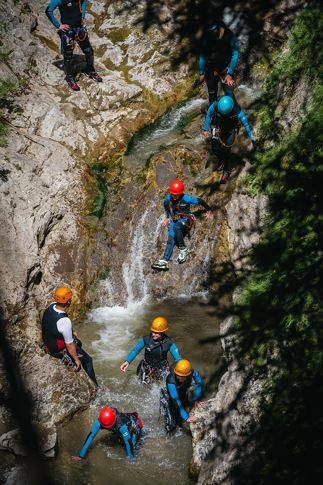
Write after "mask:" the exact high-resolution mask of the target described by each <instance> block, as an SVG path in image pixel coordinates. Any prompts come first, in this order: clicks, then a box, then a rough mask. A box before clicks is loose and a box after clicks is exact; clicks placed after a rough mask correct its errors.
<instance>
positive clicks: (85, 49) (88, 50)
mask: <svg viewBox="0 0 323 485" xmlns="http://www.w3.org/2000/svg"><path fill="white" fill-rule="evenodd" d="M83 52H84V54H85V55H86V56H87V57H91V56H93V55H94V52H93V49H92V46H91V45H89V46H88V47H83Z"/></svg>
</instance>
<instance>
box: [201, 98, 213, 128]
mask: <svg viewBox="0 0 323 485" xmlns="http://www.w3.org/2000/svg"><path fill="white" fill-rule="evenodd" d="M215 114H216V111H215V106H214V103H212V104H211V106H210V107H209V109H208V110H207V113H206V116H205V121H204V127H203V130H204V131H209V129H210V124H211V119H212V118H213V117H214V116H215Z"/></svg>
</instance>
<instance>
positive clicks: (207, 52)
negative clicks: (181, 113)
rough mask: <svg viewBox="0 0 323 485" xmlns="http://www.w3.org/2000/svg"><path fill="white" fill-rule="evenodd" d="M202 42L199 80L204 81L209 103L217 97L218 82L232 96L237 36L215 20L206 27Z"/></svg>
mask: <svg viewBox="0 0 323 485" xmlns="http://www.w3.org/2000/svg"><path fill="white" fill-rule="evenodd" d="M203 43H204V48H203V51H204V52H203V53H201V55H200V56H199V59H198V72H199V78H200V82H201V83H203V82H204V81H206V84H207V88H208V92H209V102H210V104H211V103H213V101H215V100H216V99H217V95H218V84H219V82H221V86H222V89H223V91H224V93H225V94H228V95H230V96H232V97H234V95H233V86H234V78H233V76H234V71H235V68H236V65H237V62H238V57H239V41H238V39H237V37H236V36H235V34H234V33H233V32H231V30H230V29H228V27H227V26H226V25H225V24H224V23H223V22H217V23H212V24H210V25H209V26H208V27H207V29H206V31H205V36H204V42H203Z"/></svg>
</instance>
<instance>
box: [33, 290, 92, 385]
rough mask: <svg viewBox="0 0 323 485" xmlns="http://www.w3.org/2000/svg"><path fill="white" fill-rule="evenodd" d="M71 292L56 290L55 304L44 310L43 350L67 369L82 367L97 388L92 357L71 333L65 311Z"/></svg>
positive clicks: (69, 322) (69, 302)
mask: <svg viewBox="0 0 323 485" xmlns="http://www.w3.org/2000/svg"><path fill="white" fill-rule="evenodd" d="M72 296H73V293H72V290H71V289H70V288H66V287H60V288H57V289H56V291H55V293H54V298H55V302H54V303H51V304H50V305H49V307H47V308H46V310H45V312H44V315H43V319H42V336H43V341H44V344H45V350H46V352H48V353H49V354H50V355H51V356H52V357H56V358H57V359H60V360H61V362H63V363H64V364H65V365H67V366H68V367H74V366H76V370H79V369H80V367H81V366H82V367H83V369H84V370H85V372H86V373H87V375H88V376H89V377H90V379H91V380H92V381H93V382H94V384H95V385H96V386H97V387H98V386H99V385H98V383H97V380H96V377H95V372H94V368H93V360H92V357H90V356H89V354H87V353H86V352H85V350H84V349H83V348H82V343H81V341H80V340H79V339H78V338H76V335H75V333H74V332H73V327H72V322H71V320H70V318H68V315H67V313H66V312H67V310H68V307H69V306H70V304H71V300H72Z"/></svg>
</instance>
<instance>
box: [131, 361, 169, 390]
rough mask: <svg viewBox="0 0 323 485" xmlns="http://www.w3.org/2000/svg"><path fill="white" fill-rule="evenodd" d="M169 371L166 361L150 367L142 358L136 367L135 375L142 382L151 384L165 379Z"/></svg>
mask: <svg viewBox="0 0 323 485" xmlns="http://www.w3.org/2000/svg"><path fill="white" fill-rule="evenodd" d="M168 373H169V364H168V362H167V363H166V364H165V365H163V366H162V367H157V368H156V367H152V366H151V365H149V364H148V363H147V362H146V361H145V360H142V361H141V362H140V364H139V365H138V368H137V376H138V377H139V379H140V381H141V382H142V383H143V384H147V385H149V384H152V383H153V382H160V381H163V380H165V379H166V376H167V374H168Z"/></svg>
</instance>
